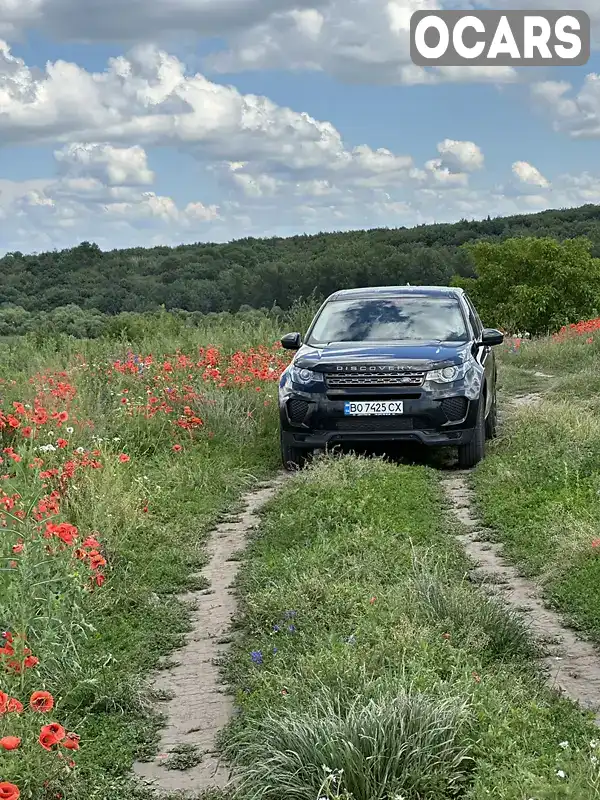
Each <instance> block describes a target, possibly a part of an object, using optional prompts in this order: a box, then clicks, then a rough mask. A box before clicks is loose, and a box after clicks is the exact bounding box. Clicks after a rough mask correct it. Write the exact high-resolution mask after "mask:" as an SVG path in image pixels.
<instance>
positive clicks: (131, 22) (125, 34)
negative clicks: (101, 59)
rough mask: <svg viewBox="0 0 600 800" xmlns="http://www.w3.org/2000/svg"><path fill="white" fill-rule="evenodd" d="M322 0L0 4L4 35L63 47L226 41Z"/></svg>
mask: <svg viewBox="0 0 600 800" xmlns="http://www.w3.org/2000/svg"><path fill="white" fill-rule="evenodd" d="M318 3H319V0H128V2H127V3H123V2H122V0H85V2H81V0H0V34H1V35H5V36H6V35H16V34H17V33H18V32H20V31H23V30H24V29H32V28H34V29H38V30H40V31H43V32H44V33H45V34H46V35H52V36H54V37H55V38H57V39H60V40H62V41H65V40H78V41H86V42H87V41H118V42H140V41H148V40H156V39H157V38H160V37H164V36H165V35H167V34H178V35H182V34H189V33H190V32H194V33H195V34H197V35H200V36H222V35H224V34H227V33H229V32H230V31H234V30H237V29H241V28H246V27H248V26H250V25H254V24H256V23H258V22H260V21H262V20H264V19H266V18H268V17H269V16H270V15H271V14H272V13H273V12H274V11H281V10H288V9H302V8H304V7H309V8H312V7H314V6H316V5H318Z"/></svg>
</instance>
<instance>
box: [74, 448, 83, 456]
mask: <svg viewBox="0 0 600 800" xmlns="http://www.w3.org/2000/svg"><path fill="white" fill-rule="evenodd" d="M75 452H76V453H79V455H81V454H82V453H85V450H84V449H83V447H78V448H77V450H76V451H75Z"/></svg>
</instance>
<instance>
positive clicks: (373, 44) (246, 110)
mask: <svg viewBox="0 0 600 800" xmlns="http://www.w3.org/2000/svg"><path fill="white" fill-rule="evenodd" d="M588 3H589V13H590V15H591V17H592V21H593V24H594V26H595V27H594V43H595V42H596V39H597V36H596V30H597V27H596V26H597V25H598V23H599V22H600V4H597V3H596V2H595V0H588ZM511 5H512V6H513V7H514V6H515V4H514V3H512V2H511V0H506V1H505V2H498V3H494V4H492V7H495V8H504V7H506V8H510V7H511ZM517 5H518V6H519V7H530V8H532V9H541V8H545V7H546V6H548V5H552V0H549V1H548V2H546V3H543V2H541V0H540V2H538V0H528V1H526V0H524V2H522V3H519V4H517ZM554 5H555V7H559V8H561V7H563V8H564V6H565V5H567V6H568V3H567V2H566V0H564V2H563V3H562V5H561V4H559V3H558V4H557V3H555V4H554ZM583 5H585V3H583ZM459 6H462V7H465V6H468V2H466V3H465V2H463V3H462V4H460V3H455V4H452V5H451V4H450V3H436V2H435V0H406V2H403V0H369V2H367V0H345V1H344V2H342V0H315V2H314V3H311V2H309V0H296V2H294V0H281V2H279V3H278V4H276V5H275V4H273V3H272V2H270V0H220V4H218V3H217V0H145V2H144V3H141V2H139V0H132V2H131V3H130V12H129V13H128V15H127V18H124V17H122V18H121V19H119V13H120V12H119V8H121V9H122V8H123V7H122V6H120V4H119V3H118V2H117V0H93V2H92V3H91V5H90V6H89V7H88V11H89V8H92V7H93V10H92V12H91V13H88V14H84V13H82V4H77V3H76V2H75V0H22V6H21V7H20V9H19V10H18V11H15V10H14V9H13V10H12V11H3V9H2V4H1V3H0V40H2V41H3V42H4V44H3V45H2V46H0V143H3V146H2V147H0V252H6V251H10V250H16V249H19V250H23V251H32V250H35V251H40V250H45V249H53V248H55V247H58V248H60V247H67V246H72V245H74V244H77V243H78V242H79V241H81V240H83V239H90V240H93V241H97V242H98V243H99V244H100V246H102V247H105V248H108V247H117V246H136V245H144V244H149V245H151V244H158V243H161V244H162V243H166V244H177V243H180V242H192V241H209V240H213V241H224V240H228V239H232V238H237V237H240V236H248V235H252V236H265V235H266V236H269V235H288V234H293V233H302V232H316V231H318V230H344V229H351V228H358V227H379V226H390V227H394V226H398V225H413V224H417V223H421V222H430V221H451V220H455V219H460V218H462V217H467V218H477V217H482V216H487V214H491V215H492V216H494V215H497V214H510V213H519V212H531V211H537V210H541V209H543V208H549V207H562V206H573V205H580V204H583V203H586V202H598V203H600V159H599V156H600V80H596V74H597V73H598V72H600V53H599V52H598V51H597V50H596V49H595V48H594V51H593V53H592V57H591V59H590V61H589V63H588V64H587V65H585V66H584V67H571V68H549V69H544V70H534V69H531V68H528V69H527V68H525V69H521V70H518V71H516V72H514V73H512V72H511V71H510V70H508V71H507V70H503V69H502V68H497V71H496V72H495V73H494V74H486V75H482V74H478V73H477V68H472V71H471V73H470V74H468V75H464V74H463V75H461V76H456V75H452V74H450V73H443V72H437V73H434V74H433V76H432V75H431V74H429V75H417V76H415V71H414V70H415V68H414V66H413V65H411V64H410V59H409V56H408V55H407V53H408V38H407V32H406V30H405V29H404V28H403V26H402V24H400V25H398V24H396V21H397V20H398V19H401V16H399V15H401V14H402V12H403V11H405V10H409V11H413V10H417V9H418V8H432V7H459ZM274 7H275V8H276V10H275V11H273V8H274ZM578 7H582V3H581V2H580V3H579V4H578ZM15 8H16V7H15ZM138 9H139V10H138ZM136 14H137V15H138V16H136ZM242 18H243V24H242V25H240V19H242ZM119 23H120V24H119ZM206 30H211V31H212V33H213V34H214V35H212V36H210V37H203V36H202V33H203V32H205V31H206ZM40 31H44V32H45V33H44V34H42V33H40ZM115 59H117V61H116V62H115ZM111 60H112V61H111ZM61 63H62V66H61ZM509 73H510V74H509ZM563 84H564V85H563ZM263 98H267V100H265V99H263ZM2 112H4V113H2ZM382 148H383V149H382Z"/></svg>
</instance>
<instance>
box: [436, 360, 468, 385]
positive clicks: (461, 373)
mask: <svg viewBox="0 0 600 800" xmlns="http://www.w3.org/2000/svg"><path fill="white" fill-rule="evenodd" d="M470 367H471V364H468V363H467V364H461V365H460V366H459V367H444V368H443V369H434V370H432V371H431V372H428V373H427V378H426V380H428V381H431V382H432V383H454V381H459V380H460V379H461V378H464V377H465V374H466V372H467V370H468V369H470Z"/></svg>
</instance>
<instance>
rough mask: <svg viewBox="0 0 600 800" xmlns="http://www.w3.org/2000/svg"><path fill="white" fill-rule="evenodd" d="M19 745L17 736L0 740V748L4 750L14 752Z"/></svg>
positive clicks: (19, 741)
mask: <svg viewBox="0 0 600 800" xmlns="http://www.w3.org/2000/svg"><path fill="white" fill-rule="evenodd" d="M20 744H21V740H20V739H19V737H18V736H3V737H2V738H1V739H0V747H2V748H3V749H4V750H16V749H17V747H19V745H20Z"/></svg>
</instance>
